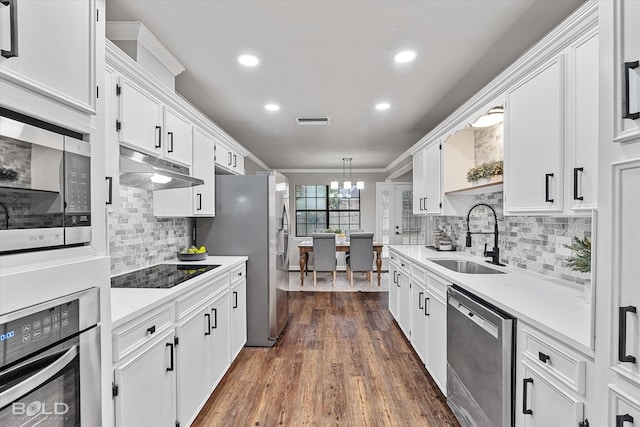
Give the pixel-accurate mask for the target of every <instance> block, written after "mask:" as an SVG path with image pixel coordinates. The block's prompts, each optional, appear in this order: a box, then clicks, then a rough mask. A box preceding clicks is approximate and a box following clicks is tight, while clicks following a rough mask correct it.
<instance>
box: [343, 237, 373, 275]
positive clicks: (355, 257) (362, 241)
mask: <svg viewBox="0 0 640 427" xmlns="http://www.w3.org/2000/svg"><path fill="white" fill-rule="evenodd" d="M350 240H351V242H350V245H349V246H350V248H349V253H348V254H347V257H346V260H347V277H348V278H349V280H350V281H351V286H353V272H354V271H357V272H365V273H367V277H368V279H369V284H371V286H373V233H351V239H350Z"/></svg>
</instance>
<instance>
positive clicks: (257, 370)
mask: <svg viewBox="0 0 640 427" xmlns="http://www.w3.org/2000/svg"><path fill="white" fill-rule="evenodd" d="M289 298H290V299H289V304H290V305H289V308H290V317H289V321H288V325H287V327H286V329H285V333H284V334H283V335H282V336H281V337H280V339H279V340H278V343H277V344H276V345H275V346H274V347H273V348H252V347H245V348H243V349H242V351H241V352H240V355H239V356H238V358H237V359H236V361H235V362H234V363H233V365H232V366H231V368H230V369H229V371H228V372H227V374H226V375H225V377H224V378H223V380H222V381H221V383H220V384H219V385H218V387H217V388H216V390H215V392H214V393H213V395H212V396H211V397H210V398H209V401H208V402H207V403H206V404H205V406H204V408H203V409H202V411H201V412H200V414H199V415H198V417H197V419H196V420H195V422H194V424H193V425H194V426H198V427H200V426H207V427H209V426H215V427H217V426H225V427H227V426H263V427H271V426H318V427H320V426H321V427H324V426H347V427H360V426H392V427H404V426H407V427H409V426H411V427H416V426H424V427H446V426H458V425H459V424H458V423H457V421H456V419H455V417H454V415H453V414H452V413H451V411H450V410H449V408H448V407H447V404H446V399H445V397H444V396H443V395H442V393H441V392H440V390H439V389H438V387H437V386H436V384H435V383H434V382H433V380H432V379H431V377H430V376H429V374H428V373H427V371H426V369H425V368H424V366H423V365H422V362H421V361H420V359H419V358H418V356H417V355H416V354H415V353H414V352H413V350H412V349H411V346H410V344H409V343H408V342H407V340H406V339H405V338H404V335H403V334H402V332H401V331H400V329H399V328H398V326H397V325H396V324H395V323H394V322H393V320H392V316H391V313H390V312H389V311H388V308H387V307H388V304H387V302H388V294H387V293H386V292H375V293H374V292H371V293H370V292H335V293H334V292H290V293H289Z"/></svg>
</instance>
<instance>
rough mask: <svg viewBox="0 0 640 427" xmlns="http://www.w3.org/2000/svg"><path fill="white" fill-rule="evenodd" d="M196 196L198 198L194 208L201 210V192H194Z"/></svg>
mask: <svg viewBox="0 0 640 427" xmlns="http://www.w3.org/2000/svg"><path fill="white" fill-rule="evenodd" d="M196 197H197V198H198V207H197V208H196V210H197V211H201V210H202V193H196Z"/></svg>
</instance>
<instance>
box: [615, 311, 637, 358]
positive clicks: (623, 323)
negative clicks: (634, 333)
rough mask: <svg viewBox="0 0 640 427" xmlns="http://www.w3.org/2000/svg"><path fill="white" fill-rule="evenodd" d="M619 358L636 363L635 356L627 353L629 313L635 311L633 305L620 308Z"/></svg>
mask: <svg viewBox="0 0 640 427" xmlns="http://www.w3.org/2000/svg"><path fill="white" fill-rule="evenodd" d="M618 310H619V311H618V314H619V317H618V360H619V361H621V362H629V363H636V358H635V356H630V355H628V354H627V313H635V312H636V308H635V307H634V306H632V305H628V306H626V307H619V308H618Z"/></svg>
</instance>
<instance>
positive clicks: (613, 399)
mask: <svg viewBox="0 0 640 427" xmlns="http://www.w3.org/2000/svg"><path fill="white" fill-rule="evenodd" d="M608 421H609V423H608V424H607V425H610V426H618V425H620V426H623V427H632V426H635V425H637V423H638V422H640V401H639V400H638V393H637V392H634V391H631V390H625V389H624V388H622V387H620V386H619V385H615V384H609V420H608Z"/></svg>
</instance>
